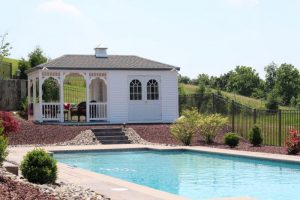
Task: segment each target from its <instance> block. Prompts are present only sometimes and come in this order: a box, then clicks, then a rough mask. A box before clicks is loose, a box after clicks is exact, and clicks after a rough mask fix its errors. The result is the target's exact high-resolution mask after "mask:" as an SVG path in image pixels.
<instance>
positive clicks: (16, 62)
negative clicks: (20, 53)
mask: <svg viewBox="0 0 300 200" xmlns="http://www.w3.org/2000/svg"><path fill="white" fill-rule="evenodd" d="M3 61H4V62H7V63H11V64H12V75H16V72H17V70H18V67H19V60H17V59H13V58H3Z"/></svg>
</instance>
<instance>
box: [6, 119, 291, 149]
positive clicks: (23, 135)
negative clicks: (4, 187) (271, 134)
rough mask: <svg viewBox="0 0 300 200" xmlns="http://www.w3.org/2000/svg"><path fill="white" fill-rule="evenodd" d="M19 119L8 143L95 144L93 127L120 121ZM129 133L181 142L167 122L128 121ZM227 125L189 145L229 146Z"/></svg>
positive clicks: (142, 139)
mask: <svg viewBox="0 0 300 200" xmlns="http://www.w3.org/2000/svg"><path fill="white" fill-rule="evenodd" d="M18 121H19V123H20V131H19V133H10V134H8V137H9V143H10V145H35V146H36V145H39V146H43V145H87V144H96V143H97V141H93V137H94V136H93V135H92V133H91V131H89V130H90V129H92V128H106V127H110V128H112V127H120V125H102V126H64V125H39V124H34V123H32V122H30V121H27V120H23V119H18ZM127 129H128V131H127V132H126V135H127V136H128V138H129V140H130V141H131V143H139V144H160V145H172V146H173V145H182V143H181V142H179V141H177V140H176V139H175V138H174V137H173V136H172V135H171V133H170V124H139V125H130V124H128V125H127ZM227 131H228V129H224V130H222V131H221V132H220V133H219V134H218V136H217V138H216V141H215V143H214V144H211V145H207V144H205V143H204V142H203V141H202V138H200V137H195V138H194V140H193V142H192V145H194V146H197V145H198V146H199V145H200V146H209V147H213V148H225V149H228V148H229V147H228V146H226V145H224V142H223V136H224V133H226V132H227ZM235 149H237V150H242V151H255V152H266V153H277V154H287V151H286V148H285V147H276V146H262V147H253V146H252V145H251V144H249V143H248V142H247V141H245V140H243V141H241V142H240V144H239V146H238V147H236V148H235Z"/></svg>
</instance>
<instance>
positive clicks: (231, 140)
mask: <svg viewBox="0 0 300 200" xmlns="http://www.w3.org/2000/svg"><path fill="white" fill-rule="evenodd" d="M224 140H225V141H224V142H225V144H227V145H228V146H230V148H233V147H236V146H237V145H238V144H239V141H240V137H239V136H238V135H237V134H236V133H226V134H225V137H224Z"/></svg>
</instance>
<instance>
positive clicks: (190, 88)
mask: <svg viewBox="0 0 300 200" xmlns="http://www.w3.org/2000/svg"><path fill="white" fill-rule="evenodd" d="M180 85H181V87H182V88H183V90H184V92H185V94H187V95H190V94H196V93H197V89H198V86H196V85H189V84H182V83H181V84H180ZM212 91H214V92H217V91H216V90H214V89H212ZM221 93H222V94H223V95H224V96H225V97H228V98H229V99H231V100H234V101H236V102H238V103H240V104H243V105H246V106H248V107H251V108H256V109H266V107H265V103H266V101H265V100H261V99H255V98H252V97H246V96H243V95H239V94H234V93H230V92H225V91H221ZM280 109H282V110H294V108H291V107H287V106H280Z"/></svg>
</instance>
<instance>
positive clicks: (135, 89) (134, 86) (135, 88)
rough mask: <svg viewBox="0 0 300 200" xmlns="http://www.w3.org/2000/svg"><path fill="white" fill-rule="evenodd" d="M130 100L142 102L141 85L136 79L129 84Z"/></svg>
mask: <svg viewBox="0 0 300 200" xmlns="http://www.w3.org/2000/svg"><path fill="white" fill-rule="evenodd" d="M130 100H142V83H141V82H140V81H139V80H137V79H134V80H132V81H131V82H130Z"/></svg>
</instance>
